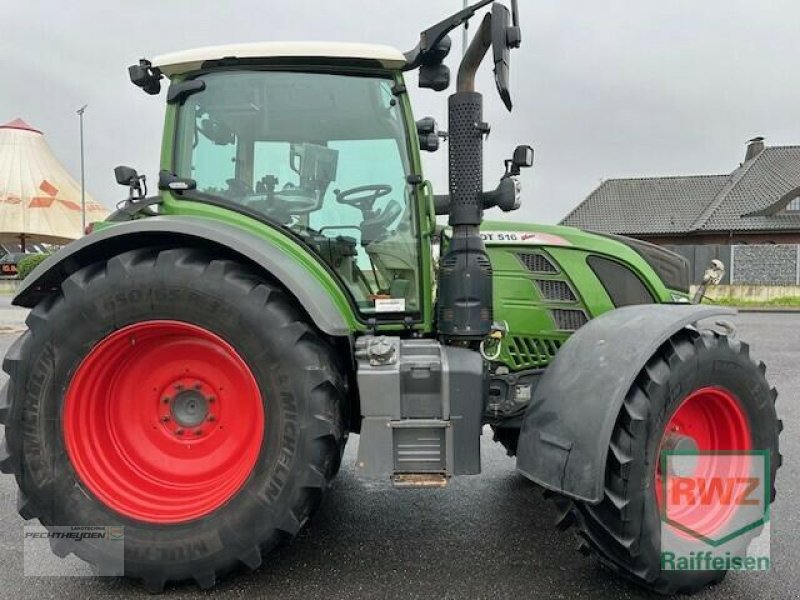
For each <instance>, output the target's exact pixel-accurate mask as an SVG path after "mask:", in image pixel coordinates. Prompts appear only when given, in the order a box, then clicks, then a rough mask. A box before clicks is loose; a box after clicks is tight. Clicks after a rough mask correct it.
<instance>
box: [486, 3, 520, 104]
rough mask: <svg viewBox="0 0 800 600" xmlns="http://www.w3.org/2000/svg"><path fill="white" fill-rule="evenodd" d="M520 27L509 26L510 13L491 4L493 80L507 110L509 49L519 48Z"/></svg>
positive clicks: (509, 97)
mask: <svg viewBox="0 0 800 600" xmlns="http://www.w3.org/2000/svg"><path fill="white" fill-rule="evenodd" d="M521 39H522V38H521V34H520V28H519V27H518V26H517V25H516V24H515V25H514V26H513V27H512V26H511V13H510V12H509V10H508V9H507V8H506V7H505V6H503V5H502V4H500V3H498V2H496V3H495V4H493V5H492V53H493V54H494V80H495V83H496V84H497V91H498V93H499V94H500V98H502V100H503V103H504V104H505V105H506V108H507V109H508V110H511V107H512V103H511V91H510V90H509V69H510V63H511V49H512V48H519V45H520V42H521Z"/></svg>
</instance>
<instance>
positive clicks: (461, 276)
mask: <svg viewBox="0 0 800 600" xmlns="http://www.w3.org/2000/svg"><path fill="white" fill-rule="evenodd" d="M491 45H492V16H491V15H486V17H484V19H483V21H482V22H481V26H480V28H479V30H478V32H477V33H476V35H475V37H474V39H473V40H472V43H471V44H470V46H469V48H468V49H467V52H466V54H465V55H464V58H463V60H462V61H461V66H460V68H459V71H458V87H457V91H456V93H455V94H453V95H452V96H450V98H449V106H448V108H449V117H448V119H449V123H448V125H449V132H450V140H449V152H450V154H449V175H450V207H449V208H450V210H449V223H450V225H451V226H452V228H453V237H452V240H451V242H450V245H449V247H448V249H447V252H446V253H445V255H444V256H443V257H442V259H441V260H440V262H439V295H438V305H437V320H438V328H439V334H440V335H441V337H442V338H443V339H444V340H445V341H448V342H450V343H453V342H456V343H458V342H470V341H478V340H481V339H483V338H484V337H486V336H487V335H489V333H490V332H491V328H492V313H493V306H492V267H491V264H490V262H489V257H488V256H487V254H486V248H485V247H484V245H483V240H482V239H481V236H480V224H481V221H482V220H483V202H482V193H483V138H484V136H485V135H486V134H487V133H488V132H489V127H488V125H487V124H486V123H484V122H483V96H482V95H481V94H479V93H478V92H476V91H475V74H476V72H477V70H478V67H479V66H480V64H481V61H482V60H483V58H484V56H485V55H486V53H487V52H488V50H489V48H490V47H491Z"/></svg>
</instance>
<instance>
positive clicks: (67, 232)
mask: <svg viewBox="0 0 800 600" xmlns="http://www.w3.org/2000/svg"><path fill="white" fill-rule="evenodd" d="M107 215H108V210H107V209H106V208H105V207H104V206H102V205H101V204H99V203H98V202H96V201H95V200H94V199H93V198H92V197H91V196H89V195H88V194H86V222H87V223H91V222H93V221H102V220H103V219H104V218H105V217H106V216H107ZM82 235H83V231H82V229H81V189H80V186H79V185H78V183H76V181H75V180H74V179H73V178H72V177H71V176H70V174H69V173H67V170H66V169H65V168H64V167H63V165H62V164H61V163H60V162H59V161H58V159H57V158H56V157H55V155H54V154H53V152H52V151H51V150H50V147H49V146H48V145H47V142H46V141H45V139H44V135H43V134H42V132H41V131H39V130H38V129H34V128H33V127H31V126H30V125H28V124H27V123H26V122H25V121H23V120H22V119H15V120H14V121H11V122H10V123H6V124H5V125H0V244H15V245H17V244H18V245H20V246H22V248H23V250H24V247H25V245H26V242H28V243H46V244H66V243H68V242H70V241H71V240H74V239H77V238H79V237H81V236H82Z"/></svg>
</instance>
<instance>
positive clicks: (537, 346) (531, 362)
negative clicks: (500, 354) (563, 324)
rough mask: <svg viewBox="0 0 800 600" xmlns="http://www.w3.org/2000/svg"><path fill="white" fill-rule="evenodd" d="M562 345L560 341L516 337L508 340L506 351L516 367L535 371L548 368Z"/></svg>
mask: <svg viewBox="0 0 800 600" xmlns="http://www.w3.org/2000/svg"><path fill="white" fill-rule="evenodd" d="M561 344H562V342H561V341H560V340H550V339H545V338H535V337H527V336H518V335H514V336H511V338H510V339H509V340H508V342H507V344H506V350H507V351H508V355H509V357H510V358H511V360H512V361H513V363H514V366H515V367H519V368H526V369H531V368H534V369H535V368H540V367H546V366H547V365H548V364H549V363H550V361H551V360H553V357H555V355H556V353H557V352H558V349H559V348H561Z"/></svg>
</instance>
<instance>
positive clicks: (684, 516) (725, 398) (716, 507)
mask: <svg viewBox="0 0 800 600" xmlns="http://www.w3.org/2000/svg"><path fill="white" fill-rule="evenodd" d="M676 439H677V440H678V443H679V444H682V447H679V448H677V449H678V450H682V449H686V448H687V446H688V448H691V449H690V450H689V451H690V452H693V451H697V452H698V453H699V454H698V456H697V457H696V459H694V462H695V464H694V466H693V468H692V472H691V473H685V474H684V473H681V475H684V476H689V477H703V478H706V479H708V478H711V477H721V478H730V477H746V476H747V474H748V473H749V471H750V459H749V456H747V453H748V452H750V451H751V450H752V449H753V443H752V436H751V433H750V423H749V421H748V419H747V415H746V414H745V412H744V409H743V408H742V405H741V403H740V402H739V400H738V399H737V398H736V396H734V395H733V394H732V393H731V392H730V391H728V390H727V389H725V388H722V387H717V386H709V387H704V388H700V389H698V390H695V391H694V392H692V393H691V394H689V395H688V396H686V398H684V399H683V401H682V402H681V403H680V405H679V406H678V408H677V409H676V410H675V412H674V413H673V415H672V417H671V418H670V420H669V422H668V423H667V426H666V427H665V428H664V433H663V436H662V439H661V445H660V448H659V460H658V466H657V468H656V475H655V483H656V485H655V492H656V497H657V499H658V505H659V509H661V510H667V511H668V516H669V518H670V520H671V521H673V522H675V523H679V524H680V525H681V526H683V527H685V528H688V529H691V530H692V531H693V532H695V533H697V534H700V535H703V536H708V535H712V534H714V533H715V532H717V531H719V530H720V529H721V528H723V527H724V526H725V525H726V524H727V523H728V522H729V521H730V519H731V518H732V517H733V515H734V513H735V512H736V510H737V507H736V505H735V504H734V503H722V502H712V503H699V504H695V505H689V504H687V505H685V506H674V505H671V504H669V503H668V506H667V507H665V506H664V502H665V496H666V497H669V496H668V495H669V494H670V491H671V484H672V482H671V479H673V478H672V477H669V476H668V477H667V480H666V494H664V491H665V490H664V489H663V487H662V486H663V485H664V478H663V477H664V474H663V473H662V468H663V466H664V465H663V463H662V460H661V457H662V452H663V451H668V450H670V449H671V446H674V444H675V440H676ZM706 453H711V454H706ZM713 453H719V454H713ZM725 453H729V454H725Z"/></svg>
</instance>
